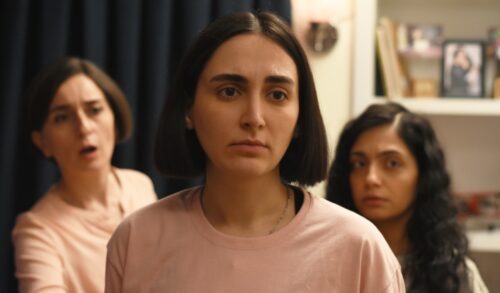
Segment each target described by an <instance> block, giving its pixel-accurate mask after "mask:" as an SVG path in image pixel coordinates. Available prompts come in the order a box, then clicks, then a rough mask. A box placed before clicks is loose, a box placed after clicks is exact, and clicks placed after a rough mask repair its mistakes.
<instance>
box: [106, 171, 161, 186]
mask: <svg viewBox="0 0 500 293" xmlns="http://www.w3.org/2000/svg"><path fill="white" fill-rule="evenodd" d="M114 170H115V172H116V174H117V175H118V178H120V180H122V181H123V180H126V182H127V183H136V184H148V185H152V181H151V178H149V176H148V175H146V174H145V173H143V172H141V171H138V170H133V169H123V168H116V167H115V168H114Z"/></svg>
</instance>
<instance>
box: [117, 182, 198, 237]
mask: <svg viewBox="0 0 500 293" xmlns="http://www.w3.org/2000/svg"><path fill="white" fill-rule="evenodd" d="M195 189H196V188H189V189H184V190H181V191H179V192H177V193H173V194H171V195H167V196H166V197H164V198H162V199H160V200H158V201H156V202H154V203H152V204H149V205H147V206H145V207H143V208H140V209H138V210H137V211H135V212H133V213H132V214H130V215H129V216H127V217H126V218H125V219H124V220H123V221H122V223H121V224H120V225H119V227H118V229H120V226H139V227H140V226H142V227H144V225H146V226H147V227H148V228H153V227H154V226H155V225H162V223H168V222H169V218H172V219H174V218H175V217H178V216H179V215H183V214H185V213H187V206H186V204H187V201H188V200H189V198H190V197H191V196H193V192H194V191H195ZM175 221H176V219H174V221H173V222H172V223H174V222H175ZM122 229H123V228H122Z"/></svg>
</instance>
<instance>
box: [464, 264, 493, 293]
mask: <svg viewBox="0 0 500 293" xmlns="http://www.w3.org/2000/svg"><path fill="white" fill-rule="evenodd" d="M465 266H466V267H467V281H468V284H469V288H470V290H471V292H474V293H488V292H489V290H488V288H487V287H486V285H485V284H484V281H483V278H481V274H480V273H479V269H478V268H477V266H476V263H474V261H473V260H472V259H470V258H469V257H465Z"/></svg>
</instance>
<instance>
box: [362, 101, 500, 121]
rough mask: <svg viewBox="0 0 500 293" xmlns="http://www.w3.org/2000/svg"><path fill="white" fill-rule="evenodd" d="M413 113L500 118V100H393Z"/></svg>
mask: <svg viewBox="0 0 500 293" xmlns="http://www.w3.org/2000/svg"><path fill="white" fill-rule="evenodd" d="M386 101H388V100H387V98H385V97H377V98H372V99H371V101H370V102H369V103H370V104H371V103H383V102H386ZM391 101H394V102H397V103H400V104H402V105H403V106H405V107H406V108H408V109H409V110H411V111H414V112H416V113H421V114H424V115H457V116H494V117H500V100H493V99H484V98H477V99H475V98H419V97H411V98H399V99H392V100H391Z"/></svg>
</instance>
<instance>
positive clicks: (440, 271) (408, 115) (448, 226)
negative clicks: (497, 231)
mask: <svg viewBox="0 0 500 293" xmlns="http://www.w3.org/2000/svg"><path fill="white" fill-rule="evenodd" d="M393 123H396V127H397V131H398V134H399V136H400V137H401V139H402V140H403V141H404V143H405V144H406V146H407V147H408V148H409V150H410V152H411V153H412V155H413V156H414V157H415V160H416V161H417V165H418V173H419V175H418V181H417V187H416V189H417V190H416V194H415V202H414V203H413V213H412V215H411V216H410V219H409V220H408V223H407V226H406V235H407V237H408V240H409V243H410V251H409V254H408V255H407V257H406V260H405V262H406V263H405V264H404V265H403V273H404V275H405V276H409V280H410V283H409V284H407V288H408V292H458V289H459V288H460V287H461V286H464V282H466V278H463V275H462V274H463V272H464V268H465V261H464V259H465V254H466V252H467V246H468V244H467V239H466V237H465V234H464V232H463V231H462V229H461V228H460V226H459V224H458V222H457V218H456V214H457V210H456V207H455V205H454V202H453V199H452V196H451V192H450V177H449V175H448V172H447V171H446V166H445V157H444V153H443V151H442V148H441V146H440V144H439V142H438V140H437V137H436V135H435V132H434V130H433V128H432V126H431V124H430V122H429V121H428V120H427V119H425V118H424V117H422V116H420V115H417V114H414V113H412V112H410V111H408V110H407V109H406V108H404V107H403V106H401V105H399V104H397V103H386V104H375V105H371V106H370V107H368V108H367V109H366V110H365V111H364V112H363V113H362V114H361V115H360V116H359V117H358V118H355V119H353V120H351V121H350V122H348V123H347V124H346V126H345V127H344V129H343V130H342V132H341V135H340V138H339V142H338V145H337V149H336V153H335V158H334V161H333V163H332V166H331V168H330V171H329V178H328V185H327V199H328V200H330V201H332V202H334V203H337V204H339V205H341V206H343V207H345V208H348V209H350V210H352V211H354V212H358V211H357V209H356V207H355V205H354V202H353V199H352V192H351V186H350V183H349V177H350V174H351V164H350V152H351V149H352V147H353V145H354V144H355V143H356V141H357V139H358V137H359V136H360V135H361V134H362V133H364V132H365V131H367V130H369V129H372V128H374V127H378V126H382V125H389V124H393ZM358 213H359V212H358ZM464 280H465V281H464Z"/></svg>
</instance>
